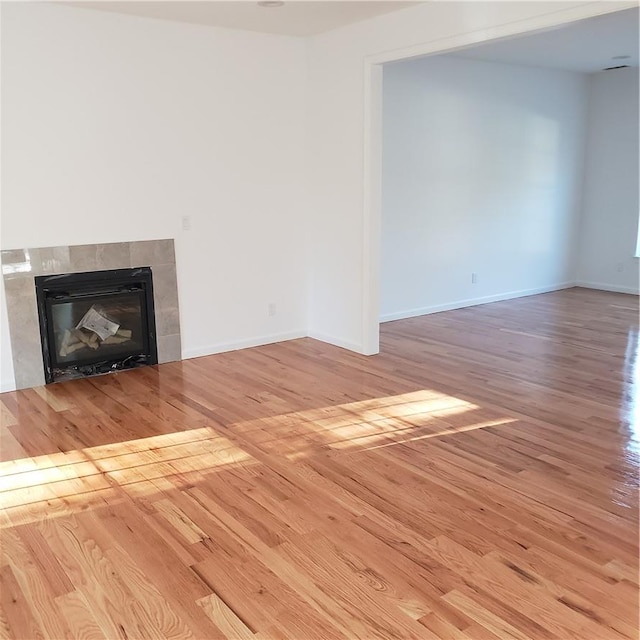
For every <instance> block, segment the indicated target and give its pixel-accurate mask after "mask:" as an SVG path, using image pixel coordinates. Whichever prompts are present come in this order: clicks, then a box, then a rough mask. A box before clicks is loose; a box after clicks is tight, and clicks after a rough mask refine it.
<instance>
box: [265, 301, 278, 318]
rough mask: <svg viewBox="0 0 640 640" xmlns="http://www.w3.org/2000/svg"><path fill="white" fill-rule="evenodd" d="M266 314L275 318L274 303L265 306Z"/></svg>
mask: <svg viewBox="0 0 640 640" xmlns="http://www.w3.org/2000/svg"><path fill="white" fill-rule="evenodd" d="M267 313H268V314H269V315H270V316H275V315H276V303H275V302H270V303H269V305H268V306H267Z"/></svg>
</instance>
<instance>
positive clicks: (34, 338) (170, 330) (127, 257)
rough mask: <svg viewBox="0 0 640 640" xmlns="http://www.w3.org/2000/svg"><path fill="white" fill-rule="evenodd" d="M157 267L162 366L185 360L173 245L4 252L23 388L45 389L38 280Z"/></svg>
mask: <svg viewBox="0 0 640 640" xmlns="http://www.w3.org/2000/svg"><path fill="white" fill-rule="evenodd" d="M129 267H151V270H152V272H153V298H154V306H155V315H156V333H157V341H158V362H160V363H162V362H172V361H174V360H180V359H181V344H180V315H179V311H178V284H177V277H176V260H175V252H174V247H173V240H147V241H142V242H115V243H110V244H84V245H76V246H72V247H42V248H36V249H11V250H7V251H2V273H3V276H4V287H5V294H6V300H7V315H8V318H9V333H10V334H11V350H12V354H13V368H14V374H15V380H16V387H17V388H18V389H26V388H29V387H37V386H39V385H42V384H44V369H43V364H42V347H41V344H40V328H39V324H38V309H37V305H36V289H35V282H34V278H35V276H39V275H48V274H56V273H77V272H81V271H100V270H103V269H126V268H129Z"/></svg>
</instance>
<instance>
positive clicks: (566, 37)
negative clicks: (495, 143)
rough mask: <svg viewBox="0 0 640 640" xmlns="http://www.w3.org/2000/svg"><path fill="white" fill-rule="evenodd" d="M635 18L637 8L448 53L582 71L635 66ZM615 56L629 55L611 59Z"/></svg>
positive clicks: (636, 52)
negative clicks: (621, 58)
mask: <svg viewBox="0 0 640 640" xmlns="http://www.w3.org/2000/svg"><path fill="white" fill-rule="evenodd" d="M638 20H639V10H638V9H637V8H634V9H626V10H625V11H618V12H616V13H608V14H606V15H603V16H597V17H595V18H589V19H587V20H581V21H579V22H575V23H573V24H570V25H568V26H562V27H558V28H556V29H552V30H547V31H542V32H538V33H535V34H532V35H527V36H518V37H513V38H509V39H504V40H499V41H496V42H490V43H488V44H483V45H478V46H475V47H472V48H469V49H464V50H462V51H457V52H456V53H454V54H451V55H454V56H455V57H459V58H472V59H474V60H485V61H487V62H505V63H509V64H522V65H526V66H532V67H548V68H554V69H565V70H567V71H579V72H584V73H593V72H595V71H601V70H602V69H604V68H606V67H614V66H619V65H624V64H626V65H629V66H632V67H637V66H638V43H639V35H638ZM615 56H630V57H629V58H628V59H626V60H615V59H614V57H615Z"/></svg>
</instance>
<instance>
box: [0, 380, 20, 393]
mask: <svg viewBox="0 0 640 640" xmlns="http://www.w3.org/2000/svg"><path fill="white" fill-rule="evenodd" d="M15 390H16V383H15V381H14V382H5V381H4V380H2V381H1V382H0V393H7V392H9V391H15Z"/></svg>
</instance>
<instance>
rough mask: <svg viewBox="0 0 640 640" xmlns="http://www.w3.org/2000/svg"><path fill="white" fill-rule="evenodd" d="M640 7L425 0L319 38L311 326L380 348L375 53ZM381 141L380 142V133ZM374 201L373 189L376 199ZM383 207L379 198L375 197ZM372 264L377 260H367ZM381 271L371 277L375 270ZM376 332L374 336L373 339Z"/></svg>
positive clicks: (384, 55) (438, 46)
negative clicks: (373, 156) (371, 86)
mask: <svg viewBox="0 0 640 640" xmlns="http://www.w3.org/2000/svg"><path fill="white" fill-rule="evenodd" d="M630 6H634V5H633V4H632V3H626V2H621V3H618V2H594V3H576V2H426V3H424V4H421V5H418V6H415V7H411V8H408V9H404V10H401V11H396V12H394V13H392V14H389V15H387V16H382V17H379V18H375V19H372V20H368V21H366V22H362V23H358V24H354V25H351V26H349V27H345V28H343V29H337V30H335V31H331V32H328V33H325V34H322V35H320V36H317V37H315V38H313V39H312V40H311V41H310V45H309V61H310V75H311V86H310V92H311V96H312V99H311V101H310V103H311V105H312V111H311V114H310V121H311V122H312V123H313V129H312V131H311V148H312V150H313V152H312V156H311V158H310V167H311V171H312V173H313V175H314V179H315V187H314V190H313V192H312V198H311V201H310V204H311V206H312V207H313V208H314V209H313V211H312V214H313V218H312V219H313V221H314V227H313V229H312V231H311V235H312V237H313V240H314V242H313V246H312V248H311V249H312V251H311V255H310V268H311V273H310V290H309V309H310V332H311V335H314V336H319V337H322V338H324V339H327V340H329V341H332V342H334V343H335V344H341V345H345V346H349V347H352V348H355V349H358V350H361V351H363V352H366V353H372V352H375V350H376V344H377V318H378V311H379V309H378V305H377V300H376V295H377V294H376V292H377V290H378V282H377V280H376V277H375V273H373V272H375V265H376V264H377V260H378V258H377V253H376V251H377V248H376V247H377V245H378V243H379V226H377V224H376V216H375V212H374V213H373V214H372V215H371V212H370V211H369V210H368V209H367V206H366V194H368V193H369V191H371V189H370V185H369V183H368V180H369V176H368V175H367V171H368V168H367V161H366V158H365V155H364V145H365V142H366V143H367V144H369V142H371V141H370V140H368V139H367V138H365V135H364V134H365V122H366V118H367V117H368V115H367V114H369V115H371V113H370V112H371V110H373V111H375V109H376V106H375V105H373V106H371V100H370V97H369V94H368V93H367V82H368V80H367V78H368V76H367V72H368V71H367V70H368V68H369V67H368V61H373V62H379V61H382V62H385V61H387V60H392V59H400V58H402V57H408V56H412V55H413V56H416V55H422V54H424V53H427V52H430V51H442V50H444V49H447V48H455V47H459V46H463V45H470V44H473V43H479V42H483V41H485V40H487V39H491V38H493V37H499V36H508V35H513V34H516V33H519V32H526V31H529V30H531V29H536V28H542V27H546V26H553V25H560V24H563V23H566V22H569V21H571V20H574V19H577V18H584V17H589V16H592V15H598V14H600V13H607V12H610V11H615V10H619V9H622V8H627V7H630ZM372 146H373V147H374V148H376V146H377V145H376V141H375V140H374V141H373V142H372ZM374 200H375V198H374ZM374 208H375V203H374ZM369 265H371V266H369ZM372 273H373V276H372ZM372 336H375V337H376V339H375V340H374V339H372Z"/></svg>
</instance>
